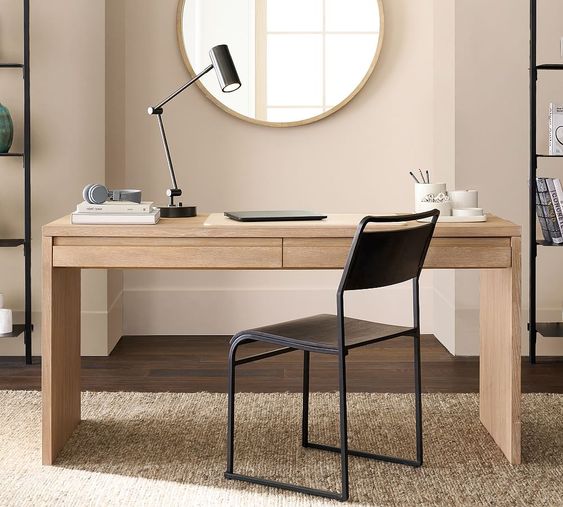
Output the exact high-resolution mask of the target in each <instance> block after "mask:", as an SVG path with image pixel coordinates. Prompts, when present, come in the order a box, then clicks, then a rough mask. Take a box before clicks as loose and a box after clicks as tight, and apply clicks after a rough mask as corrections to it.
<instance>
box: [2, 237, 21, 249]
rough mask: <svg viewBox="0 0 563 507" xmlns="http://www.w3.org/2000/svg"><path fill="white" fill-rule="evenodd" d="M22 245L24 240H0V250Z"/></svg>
mask: <svg viewBox="0 0 563 507" xmlns="http://www.w3.org/2000/svg"><path fill="white" fill-rule="evenodd" d="M24 244H25V239H15V238H14V239H0V248H14V247H16V246H20V245H24Z"/></svg>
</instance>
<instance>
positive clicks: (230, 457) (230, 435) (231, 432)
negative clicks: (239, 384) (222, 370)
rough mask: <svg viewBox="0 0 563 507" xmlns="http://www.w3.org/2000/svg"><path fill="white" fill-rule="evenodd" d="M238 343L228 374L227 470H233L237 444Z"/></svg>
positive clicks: (235, 345)
mask: <svg viewBox="0 0 563 507" xmlns="http://www.w3.org/2000/svg"><path fill="white" fill-rule="evenodd" d="M237 348H238V343H235V344H233V346H232V347H231V350H230V351H229V374H228V383H229V385H228V395H227V397H228V407H227V421H228V422H227V472H226V473H232V472H233V464H234V446H235V373H236V364H235V360H236V353H237Z"/></svg>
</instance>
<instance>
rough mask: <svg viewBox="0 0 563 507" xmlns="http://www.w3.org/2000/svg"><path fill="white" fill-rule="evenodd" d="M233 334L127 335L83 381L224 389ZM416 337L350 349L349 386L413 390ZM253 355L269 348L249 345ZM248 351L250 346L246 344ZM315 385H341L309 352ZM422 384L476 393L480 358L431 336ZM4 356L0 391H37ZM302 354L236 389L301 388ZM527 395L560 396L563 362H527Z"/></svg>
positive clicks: (257, 370)
mask: <svg viewBox="0 0 563 507" xmlns="http://www.w3.org/2000/svg"><path fill="white" fill-rule="evenodd" d="M228 339H229V338H228V337H221V336H217V337H213V336H196V337H179V336H173V337H165V336H159V337H156V336H152V337H124V338H122V339H121V341H120V342H119V344H118V345H117V347H116V348H115V350H114V351H113V353H112V354H111V356H109V357H85V358H83V359H82V386H83V389H84V390H91V391H177V392H197V391H213V392H224V391H225V389H226V380H225V379H226V373H227V369H226V358H227V351H228ZM411 343H412V341H411V340H409V339H408V338H398V339H396V340H391V341H388V342H384V343H380V344H377V345H373V346H370V347H364V348H360V349H357V350H353V351H351V352H350V355H349V359H348V362H347V368H348V388H349V390H350V391H357V392H411V391H412V389H413V383H412V382H413V381H412V377H413V369H412V346H411ZM246 350H247V351H248V352H249V353H256V352H257V351H260V350H264V347H263V346H261V345H259V344H252V345H248V346H246ZM241 351H242V353H243V354H244V351H245V348H242V349H241ZM311 357H312V362H311V390H313V391H332V390H335V389H336V388H337V371H336V362H335V359H334V358H333V357H330V356H320V355H318V354H312V356H311ZM422 360H423V367H422V384H423V389H424V391H425V392H477V390H478V381H479V380H478V379H479V363H478V360H477V359H476V358H460V357H453V356H451V355H450V354H449V353H448V351H447V350H446V349H445V348H444V347H443V346H442V345H441V344H440V343H439V342H438V341H437V340H436V338H434V337H433V336H424V337H423V339H422ZM34 362H35V364H34V365H33V366H26V365H25V364H24V362H23V360H22V358H6V357H4V358H0V389H39V388H40V385H41V379H40V374H41V366H40V361H39V359H37V358H36V359H35V361H34ZM301 362H302V354H301V353H300V352H292V353H290V354H286V355H282V356H278V357H274V358H271V359H267V360H264V361H260V362H258V363H253V364H248V365H244V366H242V367H240V370H239V371H240V376H239V379H240V380H238V381H237V384H238V385H237V389H239V390H241V391H253V392H271V391H299V390H300V388H301V367H302V364H301ZM522 364H523V367H522V387H523V390H524V392H555V393H563V359H559V360H556V359H542V360H541V363H540V364H537V365H535V366H530V365H529V364H528V361H527V359H524V360H523V361H522Z"/></svg>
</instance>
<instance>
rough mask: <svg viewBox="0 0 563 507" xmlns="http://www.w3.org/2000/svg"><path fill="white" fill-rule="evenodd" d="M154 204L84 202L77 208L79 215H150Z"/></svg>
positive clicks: (149, 202) (147, 202) (150, 202)
mask: <svg viewBox="0 0 563 507" xmlns="http://www.w3.org/2000/svg"><path fill="white" fill-rule="evenodd" d="M153 205H154V202H152V201H146V202H145V201H143V202H141V203H136V202H128V201H115V202H111V201H108V202H105V203H103V204H90V203H89V202H86V201H83V202H81V203H80V204H78V205H77V206H76V211H77V212H78V213H102V214H103V213H107V214H110V215H114V214H119V213H133V214H135V213H137V214H138V213H149V212H151V211H152V210H153Z"/></svg>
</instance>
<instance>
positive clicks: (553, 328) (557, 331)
mask: <svg viewBox="0 0 563 507" xmlns="http://www.w3.org/2000/svg"><path fill="white" fill-rule="evenodd" d="M536 331H537V332H538V333H539V334H541V335H542V336H544V337H547V338H563V322H536Z"/></svg>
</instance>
